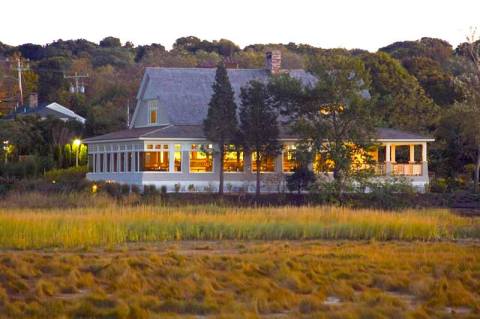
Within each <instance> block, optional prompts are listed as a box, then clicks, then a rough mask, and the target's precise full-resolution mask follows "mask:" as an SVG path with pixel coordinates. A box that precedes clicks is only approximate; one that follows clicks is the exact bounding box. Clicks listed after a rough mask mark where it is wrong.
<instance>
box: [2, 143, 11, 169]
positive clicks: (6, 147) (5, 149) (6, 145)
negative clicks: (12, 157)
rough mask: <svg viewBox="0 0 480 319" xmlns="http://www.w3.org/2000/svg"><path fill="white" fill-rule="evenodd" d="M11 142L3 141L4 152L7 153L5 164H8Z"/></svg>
mask: <svg viewBox="0 0 480 319" xmlns="http://www.w3.org/2000/svg"><path fill="white" fill-rule="evenodd" d="M9 149H10V147H9V142H8V141H3V151H4V152H5V164H7V163H8V152H9Z"/></svg>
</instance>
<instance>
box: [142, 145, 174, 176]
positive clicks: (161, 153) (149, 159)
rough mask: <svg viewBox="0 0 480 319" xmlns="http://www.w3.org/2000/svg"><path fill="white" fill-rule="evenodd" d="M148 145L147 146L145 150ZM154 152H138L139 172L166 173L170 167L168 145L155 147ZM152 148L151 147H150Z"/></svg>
mask: <svg viewBox="0 0 480 319" xmlns="http://www.w3.org/2000/svg"><path fill="white" fill-rule="evenodd" d="M148 146H150V145H147V148H148ZM157 146H160V147H155V151H154V152H140V165H141V166H140V170H141V171H158V172H168V171H169V167H170V166H169V165H170V153H169V152H168V145H163V147H162V145H157ZM152 148H153V147H152Z"/></svg>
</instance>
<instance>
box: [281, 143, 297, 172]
mask: <svg viewBox="0 0 480 319" xmlns="http://www.w3.org/2000/svg"><path fill="white" fill-rule="evenodd" d="M295 151H296V147H295V145H286V146H285V147H284V149H283V156H282V160H283V171H284V172H285V173H288V172H294V171H295V169H296V168H297V167H298V162H297V161H296V160H295Z"/></svg>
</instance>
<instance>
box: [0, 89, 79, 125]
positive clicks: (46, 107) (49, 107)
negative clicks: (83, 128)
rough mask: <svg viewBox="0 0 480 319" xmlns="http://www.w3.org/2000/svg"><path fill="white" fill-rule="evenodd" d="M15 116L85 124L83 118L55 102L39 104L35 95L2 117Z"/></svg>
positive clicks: (9, 118)
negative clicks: (48, 118)
mask: <svg viewBox="0 0 480 319" xmlns="http://www.w3.org/2000/svg"><path fill="white" fill-rule="evenodd" d="M17 116H38V117H40V118H41V119H46V118H47V117H53V118H57V119H59V120H62V121H64V122H67V121H77V122H79V123H81V124H85V122H86V119H85V118H84V117H82V116H80V115H78V114H77V113H75V112H73V111H72V110H70V109H69V108H67V107H65V106H63V105H60V104H59V103H57V102H48V103H42V104H39V103H38V95H37V94H36V93H32V94H30V96H29V97H28V105H24V106H22V107H19V108H17V109H16V110H15V111H14V112H13V113H10V114H8V115H7V116H4V117H3V119H4V120H11V119H14V118H15V117H17Z"/></svg>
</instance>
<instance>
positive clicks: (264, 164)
mask: <svg viewBox="0 0 480 319" xmlns="http://www.w3.org/2000/svg"><path fill="white" fill-rule="evenodd" d="M263 157H264V158H263V159H262V160H261V161H260V172H275V157H274V156H271V155H269V156H266V157H265V156H263ZM256 171H257V152H253V153H252V172H256Z"/></svg>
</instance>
